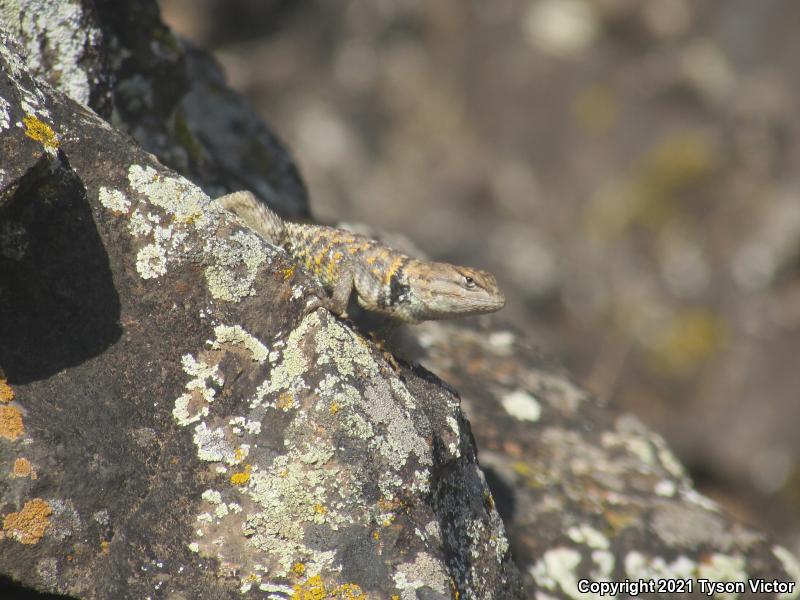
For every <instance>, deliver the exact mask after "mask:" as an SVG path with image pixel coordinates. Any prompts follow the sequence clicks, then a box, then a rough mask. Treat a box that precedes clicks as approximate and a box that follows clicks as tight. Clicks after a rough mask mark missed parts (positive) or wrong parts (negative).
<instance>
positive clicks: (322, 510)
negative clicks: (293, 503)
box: [314, 503, 328, 515]
mask: <svg viewBox="0 0 800 600" xmlns="http://www.w3.org/2000/svg"><path fill="white" fill-rule="evenodd" d="M314 512H315V513H316V514H318V515H324V514H325V513H326V512H328V509H327V508H325V507H324V506H322V504H319V503H317V504H315V505H314Z"/></svg>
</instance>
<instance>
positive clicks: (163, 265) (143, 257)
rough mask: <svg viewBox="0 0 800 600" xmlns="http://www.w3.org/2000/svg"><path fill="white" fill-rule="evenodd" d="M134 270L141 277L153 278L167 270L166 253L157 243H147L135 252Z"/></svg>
mask: <svg viewBox="0 0 800 600" xmlns="http://www.w3.org/2000/svg"><path fill="white" fill-rule="evenodd" d="M136 271H137V272H138V273H139V275H140V276H141V278H142V279H155V278H156V277H161V276H162V275H163V274H164V273H166V272H167V253H166V252H165V251H164V248H162V247H161V246H160V245H159V244H156V243H152V244H147V245H146V246H144V247H143V248H141V249H140V250H139V252H137V253H136Z"/></svg>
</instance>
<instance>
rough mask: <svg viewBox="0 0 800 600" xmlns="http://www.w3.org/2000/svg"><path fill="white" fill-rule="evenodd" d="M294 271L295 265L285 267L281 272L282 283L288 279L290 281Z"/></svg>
mask: <svg viewBox="0 0 800 600" xmlns="http://www.w3.org/2000/svg"><path fill="white" fill-rule="evenodd" d="M296 269H297V267H296V266H295V265H291V266H289V267H286V268H285V269H284V270H283V280H284V281H288V280H289V279H291V278H292V276H293V275H294V272H295V270H296Z"/></svg>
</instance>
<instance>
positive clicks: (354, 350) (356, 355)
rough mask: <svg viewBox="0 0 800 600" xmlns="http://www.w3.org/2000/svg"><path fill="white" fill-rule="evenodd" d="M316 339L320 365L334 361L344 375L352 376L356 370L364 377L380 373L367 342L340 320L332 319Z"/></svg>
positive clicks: (318, 333)
mask: <svg viewBox="0 0 800 600" xmlns="http://www.w3.org/2000/svg"><path fill="white" fill-rule="evenodd" d="M314 341H315V343H316V350H317V354H318V355H319V358H318V359H317V364H318V365H325V364H329V363H333V364H334V365H335V366H336V371H337V372H338V373H339V375H340V376H342V377H352V376H354V375H355V374H356V370H358V371H359V372H360V374H362V375H363V376H364V377H375V376H377V375H378V372H379V371H378V365H377V363H376V362H375V359H374V358H373V357H372V353H371V352H370V349H369V346H368V345H367V343H366V342H365V341H364V339H363V338H361V337H359V336H357V335H356V334H355V333H353V330H352V329H350V328H348V327H343V326H342V325H341V323H339V322H338V321H330V322H329V324H328V326H327V327H324V328H322V327H321V328H319V329H318V330H317V334H316V336H315V337H314Z"/></svg>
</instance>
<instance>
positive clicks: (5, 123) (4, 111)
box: [0, 96, 11, 133]
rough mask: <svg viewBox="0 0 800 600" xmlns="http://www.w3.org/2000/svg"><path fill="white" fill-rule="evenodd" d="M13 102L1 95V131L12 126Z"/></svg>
mask: <svg viewBox="0 0 800 600" xmlns="http://www.w3.org/2000/svg"><path fill="white" fill-rule="evenodd" d="M10 108H11V104H9V102H8V100H6V99H5V98H3V97H2V96H0V133H1V132H3V131H5V130H6V129H8V128H9V127H11V111H10Z"/></svg>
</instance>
